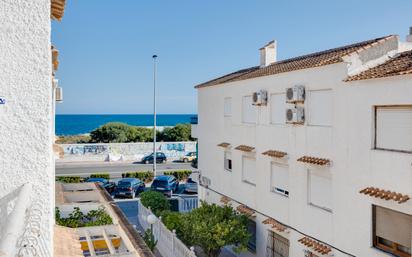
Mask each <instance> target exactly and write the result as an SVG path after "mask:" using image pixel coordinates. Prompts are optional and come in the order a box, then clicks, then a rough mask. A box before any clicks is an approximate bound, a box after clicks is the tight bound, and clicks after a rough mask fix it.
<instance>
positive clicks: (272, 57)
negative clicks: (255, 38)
mask: <svg viewBox="0 0 412 257" xmlns="http://www.w3.org/2000/svg"><path fill="white" fill-rule="evenodd" d="M276 48H277V43H276V40H273V41H270V42H269V43H267V44H266V45H265V46H264V47H262V48H260V49H259V51H260V67H266V66H269V65H271V64H272V63H274V62H276Z"/></svg>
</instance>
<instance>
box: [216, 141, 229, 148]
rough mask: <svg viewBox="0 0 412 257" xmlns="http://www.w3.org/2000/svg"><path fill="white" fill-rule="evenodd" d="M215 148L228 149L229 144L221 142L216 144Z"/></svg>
mask: <svg viewBox="0 0 412 257" xmlns="http://www.w3.org/2000/svg"><path fill="white" fill-rule="evenodd" d="M217 146H220V147H224V148H226V147H229V146H230V144H229V143H226V142H222V143H220V144H218V145H217Z"/></svg>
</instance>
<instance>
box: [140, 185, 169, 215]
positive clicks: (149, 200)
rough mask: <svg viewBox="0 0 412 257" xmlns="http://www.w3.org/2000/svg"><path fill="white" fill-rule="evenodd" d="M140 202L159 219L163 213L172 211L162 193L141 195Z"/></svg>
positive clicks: (152, 192)
mask: <svg viewBox="0 0 412 257" xmlns="http://www.w3.org/2000/svg"><path fill="white" fill-rule="evenodd" d="M140 202H141V203H142V204H143V206H145V207H146V208H149V207H150V209H151V210H152V212H153V213H154V215H156V216H157V217H159V216H160V215H161V213H162V212H164V211H168V210H170V203H169V201H168V200H167V198H166V196H164V195H163V194H162V193H160V192H156V191H146V192H143V193H141V194H140Z"/></svg>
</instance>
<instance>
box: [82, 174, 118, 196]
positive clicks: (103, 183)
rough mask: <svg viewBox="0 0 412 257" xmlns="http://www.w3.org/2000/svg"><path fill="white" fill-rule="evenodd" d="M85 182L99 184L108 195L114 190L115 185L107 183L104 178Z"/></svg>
mask: <svg viewBox="0 0 412 257" xmlns="http://www.w3.org/2000/svg"><path fill="white" fill-rule="evenodd" d="M86 182H89V183H99V184H100V185H101V186H102V187H103V188H104V189H106V191H107V192H108V193H109V194H111V193H112V192H113V191H114V190H115V188H116V184H115V183H114V182H109V181H108V180H107V179H105V178H89V179H87V180H86Z"/></svg>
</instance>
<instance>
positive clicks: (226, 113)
mask: <svg viewBox="0 0 412 257" xmlns="http://www.w3.org/2000/svg"><path fill="white" fill-rule="evenodd" d="M226 105H228V106H226ZM232 106H233V104H232V97H225V98H224V99H223V116H224V117H232ZM227 107H229V108H227ZM228 109H229V110H228Z"/></svg>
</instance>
